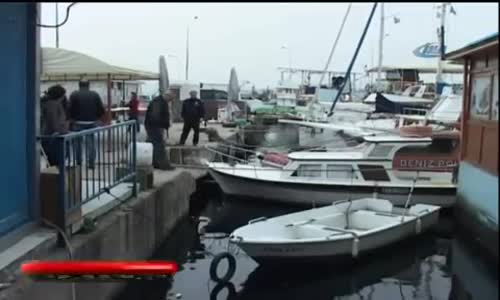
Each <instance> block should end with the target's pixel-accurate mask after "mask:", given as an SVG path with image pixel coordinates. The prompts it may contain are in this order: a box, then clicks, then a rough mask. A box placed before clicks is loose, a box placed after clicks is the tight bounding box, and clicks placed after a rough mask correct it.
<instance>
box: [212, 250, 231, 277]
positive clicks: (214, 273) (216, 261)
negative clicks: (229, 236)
mask: <svg viewBox="0 0 500 300" xmlns="http://www.w3.org/2000/svg"><path fill="white" fill-rule="evenodd" d="M223 259H227V262H228V263H229V266H228V269H227V272H226V274H225V275H224V276H222V278H221V277H219V275H218V274H217V267H219V264H220V262H221V260H223ZM235 271H236V259H235V258H234V256H233V255H232V254H231V253H229V252H222V253H219V254H217V255H216V256H215V257H214V259H213V260H212V262H211V263H210V279H212V280H213V281H215V282H218V283H226V282H228V281H229V280H231V278H232V277H233V275H234V272H235Z"/></svg>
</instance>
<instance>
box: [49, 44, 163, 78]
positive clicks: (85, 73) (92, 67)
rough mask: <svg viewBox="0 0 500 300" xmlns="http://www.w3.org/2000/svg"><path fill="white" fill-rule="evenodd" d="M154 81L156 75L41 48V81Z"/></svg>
mask: <svg viewBox="0 0 500 300" xmlns="http://www.w3.org/2000/svg"><path fill="white" fill-rule="evenodd" d="M108 75H109V76H110V77H111V80H156V79H158V78H159V75H158V73H153V72H147V71H140V70H133V69H128V68H123V67H117V66H113V65H110V64H108V63H106V62H104V61H102V60H99V59H97V58H95V57H92V56H89V55H86V54H83V53H80V52H76V51H71V50H66V49H61V48H42V74H41V80H42V81H61V80H62V81H68V80H80V79H81V78H86V79H88V80H107V79H108Z"/></svg>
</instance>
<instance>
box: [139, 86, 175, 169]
mask: <svg viewBox="0 0 500 300" xmlns="http://www.w3.org/2000/svg"><path fill="white" fill-rule="evenodd" d="M172 100H173V96H172V94H171V92H170V91H166V92H165V93H164V94H163V95H160V96H158V97H156V98H154V99H153V101H151V103H149V106H148V110H147V111H146V119H145V120H144V127H146V132H147V134H148V140H149V141H150V142H151V143H152V144H153V166H154V167H155V168H156V169H161V170H173V169H174V168H173V167H172V166H171V165H170V162H169V160H168V157H167V152H166V151H165V140H164V139H163V134H164V130H168V128H169V127H170V110H169V107H168V102H170V101H172Z"/></svg>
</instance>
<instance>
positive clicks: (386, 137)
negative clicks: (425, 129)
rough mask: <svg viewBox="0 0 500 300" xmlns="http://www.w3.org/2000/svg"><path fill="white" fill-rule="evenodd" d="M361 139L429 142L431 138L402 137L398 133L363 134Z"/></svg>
mask: <svg viewBox="0 0 500 300" xmlns="http://www.w3.org/2000/svg"><path fill="white" fill-rule="evenodd" d="M363 139H364V140H365V141H367V142H370V143H430V142H432V139H431V138H429V137H423V138H412V137H402V136H399V135H376V136H365V137H363Z"/></svg>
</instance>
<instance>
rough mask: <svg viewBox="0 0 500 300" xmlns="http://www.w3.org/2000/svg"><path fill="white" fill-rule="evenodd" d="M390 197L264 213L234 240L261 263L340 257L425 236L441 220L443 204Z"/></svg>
mask: <svg viewBox="0 0 500 300" xmlns="http://www.w3.org/2000/svg"><path fill="white" fill-rule="evenodd" d="M410 200H411V194H409V195H408V199H407V205H406V207H405V208H404V209H402V208H398V207H395V206H393V205H392V203H391V202H390V201H388V200H385V199H375V198H363V199H356V200H343V201H339V202H335V203H333V204H332V205H329V206H325V207H321V208H313V209H308V210H304V211H300V212H296V213H291V214H287V215H283V216H279V217H275V218H270V219H266V218H265V217H261V218H258V219H254V220H250V221H249V222H248V224H247V225H245V226H243V227H240V228H238V229H236V230H234V231H233V232H232V233H231V235H230V237H229V241H230V243H233V244H236V245H238V246H239V247H240V248H241V249H242V250H243V251H244V252H245V253H246V254H248V255H249V256H250V257H252V259H254V260H255V261H257V262H258V263H259V264H263V265H265V264H274V263H283V262H285V263H299V262H308V263H309V262H321V261H328V262H335V261H345V260H346V259H358V258H360V257H361V256H364V255H366V254H368V253H369V252H372V251H374V250H377V249H380V248H382V247H385V246H388V245H390V244H393V243H396V242H399V241H402V240H404V239H406V238H409V237H412V236H416V235H419V234H420V233H422V232H424V231H425V230H428V229H429V228H431V227H432V226H433V225H435V224H436V223H437V222H438V219H439V210H440V208H439V207H438V206H434V205H426V204H415V205H412V206H410V205H408V204H409V202H410Z"/></svg>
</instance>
